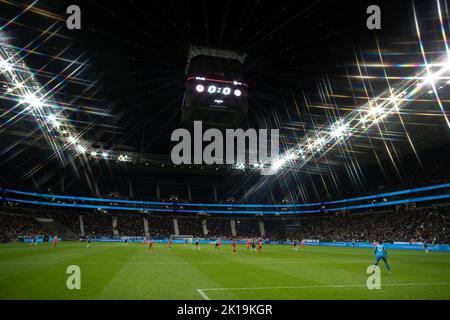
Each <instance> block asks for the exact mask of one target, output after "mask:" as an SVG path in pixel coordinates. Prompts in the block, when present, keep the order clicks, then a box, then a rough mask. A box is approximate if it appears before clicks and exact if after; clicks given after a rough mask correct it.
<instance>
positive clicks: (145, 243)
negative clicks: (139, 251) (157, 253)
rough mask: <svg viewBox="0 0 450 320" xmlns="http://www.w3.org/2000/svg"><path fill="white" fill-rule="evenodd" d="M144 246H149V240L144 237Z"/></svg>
mask: <svg viewBox="0 0 450 320" xmlns="http://www.w3.org/2000/svg"><path fill="white" fill-rule="evenodd" d="M142 245H143V246H144V247H145V246H146V245H147V238H146V237H144V242H143V243H142Z"/></svg>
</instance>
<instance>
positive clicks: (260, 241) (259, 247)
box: [258, 239, 262, 252]
mask: <svg viewBox="0 0 450 320" xmlns="http://www.w3.org/2000/svg"><path fill="white" fill-rule="evenodd" d="M261 249H262V240H261V239H259V240H258V252H261Z"/></svg>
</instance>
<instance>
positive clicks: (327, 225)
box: [291, 208, 450, 243]
mask: <svg viewBox="0 0 450 320" xmlns="http://www.w3.org/2000/svg"><path fill="white" fill-rule="evenodd" d="M449 230H450V208H432V209H430V208H427V209H416V210H410V211H406V210H399V211H387V212H383V213H381V212H374V213H366V214H349V213H346V214H336V215H333V216H324V217H320V218H304V219H299V220H298V228H297V230H296V231H295V233H293V234H292V235H291V237H292V238H298V239H317V240H322V241H375V240H381V241H404V242H433V240H434V241H435V242H440V243H450V233H449Z"/></svg>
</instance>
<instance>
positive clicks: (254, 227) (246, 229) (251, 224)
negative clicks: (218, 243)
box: [236, 219, 261, 238]
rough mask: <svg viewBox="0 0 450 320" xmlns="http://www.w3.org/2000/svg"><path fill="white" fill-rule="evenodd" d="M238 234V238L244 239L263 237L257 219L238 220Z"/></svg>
mask: <svg viewBox="0 0 450 320" xmlns="http://www.w3.org/2000/svg"><path fill="white" fill-rule="evenodd" d="M236 234H237V237H238V238H240V237H244V238H259V237H261V232H260V230H259V224H258V221H257V220H256V219H251V220H247V219H245V220H244V219H237V220H236Z"/></svg>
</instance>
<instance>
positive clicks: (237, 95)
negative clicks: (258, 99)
mask: <svg viewBox="0 0 450 320" xmlns="http://www.w3.org/2000/svg"><path fill="white" fill-rule="evenodd" d="M244 59H245V55H241V54H238V53H235V52H231V51H225V50H217V49H209V48H203V47H191V48H190V50H189V56H188V61H187V66H186V85H185V93H184V98H183V122H185V123H192V122H193V121H202V122H203V125H204V126H210V127H227V128H233V127H236V126H238V125H239V123H240V122H241V120H242V119H243V118H244V117H245V115H246V114H247V85H246V84H245V83H244V82H243V80H242V79H243V62H244Z"/></svg>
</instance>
